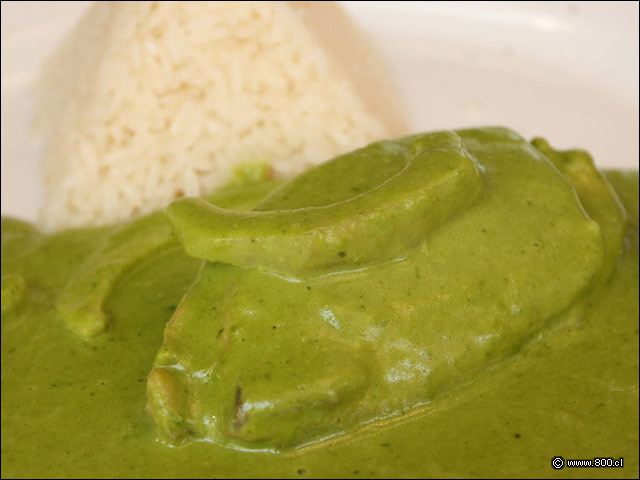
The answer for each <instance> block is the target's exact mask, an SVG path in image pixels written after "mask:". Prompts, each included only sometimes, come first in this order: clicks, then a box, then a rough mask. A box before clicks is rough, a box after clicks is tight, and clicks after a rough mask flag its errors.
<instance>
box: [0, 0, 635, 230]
mask: <svg viewBox="0 0 640 480" xmlns="http://www.w3.org/2000/svg"><path fill="white" fill-rule="evenodd" d="M88 3H89V2H58V3H46V2H28V3H27V2H25V3H22V2H2V7H1V8H2V177H1V178H2V213H3V214H5V215H14V216H18V217H22V218H26V219H29V220H33V219H35V217H36V212H37V209H38V207H39V205H40V204H41V202H42V198H43V197H42V191H41V185H40V180H39V174H38V152H37V149H35V148H34V145H33V143H32V140H31V139H30V136H29V124H30V119H31V116H32V111H31V108H32V105H31V94H30V86H31V82H32V80H33V78H34V75H35V73H36V72H37V70H38V68H39V65H40V64H41V62H42V59H43V58H44V57H45V56H46V55H47V54H49V53H50V52H51V50H52V49H53V48H54V47H55V45H56V44H57V42H59V41H60V39H61V38H62V36H63V35H64V34H65V33H66V32H67V31H68V30H69V28H70V26H71V25H72V24H73V22H74V21H75V20H76V19H77V18H78V17H79V16H80V15H81V14H82V12H83V11H84V10H85V9H86V7H87V5H88ZM343 3H344V4H345V7H346V8H347V9H348V10H349V11H350V12H351V13H352V14H353V15H354V17H355V18H356V20H357V21H358V22H359V23H360V24H361V25H362V27H363V28H364V29H365V30H367V31H368V32H369V34H370V35H371V37H372V39H373V41H374V42H375V43H376V44H377V45H378V47H379V48H380V50H381V51H382V53H383V55H384V56H385V57H386V59H387V61H388V64H389V66H390V68H391V70H392V72H393V74H394V76H395V77H396V79H397V82H398V84H399V86H400V88H401V90H402V93H403V94H404V95H405V96H406V97H407V98H408V100H409V101H408V102H407V103H408V106H409V113H410V116H411V120H412V125H413V127H414V128H415V130H432V129H440V128H454V127H462V126H470V125H487V124H500V125H507V126H510V127H512V128H514V129H516V130H518V131H520V132H521V133H522V134H524V135H525V136H534V135H544V136H546V137H547V138H548V139H549V140H550V141H551V142H552V144H553V145H556V146H558V147H562V148H565V147H575V146H580V147H583V148H586V149H588V150H589V151H591V152H592V153H593V155H594V156H595V157H596V161H597V163H598V164H599V165H600V166H604V167H626V168H635V169H637V168H638V3H637V2H620V3H616V2H602V3H599V2H594V3H591V2H553V3H542V2H533V3H529V2H526V3H525V2H523V3H519V2H483V3H475V2H455V3H447V2H424V3H420V2H343Z"/></svg>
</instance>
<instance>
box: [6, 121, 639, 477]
mask: <svg viewBox="0 0 640 480" xmlns="http://www.w3.org/2000/svg"><path fill="white" fill-rule="evenodd" d="M207 200H208V203H206V202H202V201H200V203H198V202H196V201H195V200H191V199H188V200H181V201H179V202H176V203H175V204H174V205H172V206H170V207H169V209H168V211H167V214H166V215H163V214H161V213H157V214H153V215H151V216H147V217H143V218H141V219H139V220H135V221H133V222H129V223H128V224H125V225H121V226H114V227H104V228H99V229H87V230H72V231H65V232H60V233H56V234H52V235H44V234H42V233H40V232H38V231H36V230H35V229H34V228H32V227H31V226H29V225H28V224H26V223H24V222H21V221H17V220H13V219H3V221H2V456H1V461H2V475H3V477H16V476H33V477H45V476H47V477H49V476H53V477H68V476H71V477H78V476H87V475H89V476H100V477H104V476H133V477H145V476H146V477H148V476H174V477H212V476H214V477H241V476H260V477H276V476H282V477H297V478H301V477H304V476H307V477H311V476H341V477H354V478H357V477H407V476H446V477H460V476H471V477H486V476H518V477H520V476H525V477H528V476H549V475H551V474H553V473H554V470H553V469H552V468H551V459H552V458H553V457H554V456H557V455H561V456H563V457H564V458H577V459H582V458H593V457H597V456H599V457H602V456H604V457H615V458H618V457H624V467H623V468H599V469H577V468H576V469H571V468H565V469H563V470H562V472H561V474H562V475H563V476H569V477H582V476H593V477H602V476H611V477H637V476H638V454H637V451H638V173H637V172H604V173H601V172H599V171H598V170H597V169H596V168H595V166H594V164H593V161H592V160H591V158H590V157H589V156H588V154H586V153H585V152H581V151H567V152H557V151H555V150H553V149H552V148H551V147H549V145H548V144H547V143H546V142H544V141H542V140H539V139H536V140H534V141H533V143H532V144H530V143H528V142H526V141H525V140H523V139H522V138H521V137H519V136H518V135H517V134H515V133H514V132H512V131H510V130H508V129H502V128H486V129H473V130H461V131H456V132H434V133H431V134H422V135H415V136H412V137H406V138H403V139H398V140H394V141H386V142H380V143H378V144H373V145H371V146H369V147H365V148H363V149H361V150H358V151H355V152H352V153H349V154H346V155H343V156H341V157H338V158H336V159H333V160H331V161H329V162H327V163H325V164H323V165H321V166H319V167H316V168H314V169H312V170H309V171H308V172H306V173H304V174H302V175H300V176H298V177H296V178H295V179H292V180H291V181H289V182H287V183H285V184H284V185H281V186H276V185H275V184H273V183H272V182H269V181H262V182H256V183H248V184H245V185H235V186H230V187H228V188H226V189H223V190H222V191H219V192H218V193H217V194H216V195H214V196H212V197H211V198H208V199H207ZM214 205H215V206H214ZM363 232H365V233H364V234H363ZM185 252H186V253H185ZM149 372H151V373H149ZM145 410H146V412H147V413H148V415H147V414H145Z"/></svg>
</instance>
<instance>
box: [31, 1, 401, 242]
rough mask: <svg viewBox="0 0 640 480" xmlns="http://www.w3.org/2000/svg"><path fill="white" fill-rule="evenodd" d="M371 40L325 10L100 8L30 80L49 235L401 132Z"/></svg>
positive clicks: (304, 6)
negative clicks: (250, 169)
mask: <svg viewBox="0 0 640 480" xmlns="http://www.w3.org/2000/svg"><path fill="white" fill-rule="evenodd" d="M393 92H394V90H393V88H392V86H391V85H390V83H389V81H388V78H387V75H386V72H385V71H384V68H383V66H382V65H381V63H380V61H379V59H378V57H377V56H376V54H375V52H373V50H372V48H371V46H370V44H369V43H368V42H367V40H366V39H365V38H364V37H363V36H362V34H361V33H360V32H359V31H358V29H357V28H356V27H355V26H354V24H353V23H352V22H351V21H350V19H349V18H348V17H347V16H346V15H345V14H344V13H343V11H342V10H341V9H340V8H339V7H337V6H336V5H335V4H333V3H330V2H226V1H220V2H98V3H96V4H95V5H93V6H92V7H91V8H90V9H89V11H88V12H87V13H86V15H85V16H84V17H83V18H82V19H81V21H80V22H79V23H78V24H77V25H76V27H75V28H74V30H73V31H72V32H71V33H70V35H69V36H68V37H67V38H66V40H65V41H64V42H63V44H62V45H61V46H60V48H59V49H58V50H57V52H56V53H55V54H54V55H53V56H52V57H51V58H50V59H49V60H48V61H47V63H46V65H45V66H44V68H43V71H42V74H41V77H40V79H39V81H38V84H37V93H36V112H37V117H36V127H37V132H38V134H39V135H40V136H41V137H42V139H43V144H44V154H43V172H44V182H45V192H46V204H45V206H44V208H43V209H42V211H41V226H42V227H43V228H45V229H47V230H56V229H60V228H66V227H75V226H89V225H103V224H109V223H113V222H116V221H120V220H125V219H128V218H131V217H134V216H136V215H139V214H142V213H146V212H150V211H153V210H157V209H159V208H162V207H164V206H166V205H167V204H168V203H169V202H170V201H171V200H173V199H175V198H178V197H181V196H198V195H205V194H209V193H211V192H212V191H214V190H215V189H216V188H217V187H219V186H221V185H223V184H225V183H226V182H227V181H228V180H229V179H230V178H231V176H232V174H233V171H234V169H235V168H237V167H238V166H241V165H243V164H247V163H258V162H266V163H269V164H270V165H271V168H272V171H273V172H274V174H275V175H277V176H291V175H294V174H296V173H298V172H300V171H302V170H304V169H306V168H308V167H309V166H311V165H314V164H317V163H320V162H322V161H324V160H326V159H328V158H330V157H332V156H334V155H337V154H339V153H342V152H345V151H348V150H350V149H353V148H356V147H359V146H362V145H364V144H366V143H368V142H371V141H374V140H378V139H381V138H385V137H392V136H397V135H402V134H405V133H407V132H406V127H405V123H404V118H403V115H402V113H401V112H402V110H401V108H399V107H398V96H397V95H395V94H394V93H393Z"/></svg>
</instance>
